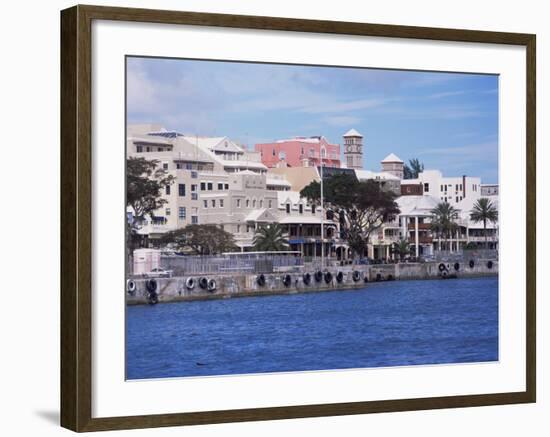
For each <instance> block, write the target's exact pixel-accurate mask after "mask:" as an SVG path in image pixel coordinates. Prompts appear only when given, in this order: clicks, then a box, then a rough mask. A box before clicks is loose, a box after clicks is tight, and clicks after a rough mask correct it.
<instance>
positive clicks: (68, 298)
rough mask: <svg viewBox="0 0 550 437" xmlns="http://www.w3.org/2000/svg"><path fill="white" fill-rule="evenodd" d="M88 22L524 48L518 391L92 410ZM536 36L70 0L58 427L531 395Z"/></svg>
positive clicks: (523, 399)
mask: <svg viewBox="0 0 550 437" xmlns="http://www.w3.org/2000/svg"><path fill="white" fill-rule="evenodd" d="M94 20H111V21H128V22H147V23H165V24H184V25H196V26H216V27H227V28H244V29H264V30H276V31H295V32H316V33H325V34H343V35H356V36H379V37H389V38H412V39H426V40H435V41H458V42H474V43H491V44H505V45H515V46H523V47H525V48H526V58H527V63H526V66H525V68H526V77H527V84H526V92H527V95H526V101H527V108H526V109H527V113H526V120H527V126H526V132H527V138H526V144H527V150H526V153H527V181H526V183H527V211H526V219H527V235H526V253H527V259H526V269H527V274H526V278H527V283H526V290H527V293H526V296H525V299H526V308H527V314H526V332H527V338H526V353H527V355H526V374H525V381H526V390H525V391H522V392H512V393H487V394H481V395H467V396H448V397H432V398H419V399H395V400H383V401H368V402H349V403H333V404H319V405H302V406H281V407H273V408H251V409H240V410H227V411H198V412H192V413H180V414H159V415H138V416H129V417H107V418H104V417H101V418H94V417H92V382H93V381H92V355H91V351H92V326H91V324H92V322H91V320H92V319H91V317H92V287H91V283H92V269H91V263H92V231H91V230H92V215H91V213H90V208H91V202H92V184H91V180H92V149H91V138H92V123H91V117H92V112H91V110H92V90H91V71H92V65H91V63H92V36H91V26H92V22H93V21H94ZM535 49H536V39H535V35H530V34H518V33H502V32H487V31H475V30H456V29H440V28H423V27H411V26H395V25H381V24H364V23H344V22H333V21H318V20H302V19H289V18H273V17H259V16H239V15H224V14H208V13H196V12H174V11H166V10H162V11H161V10H144V9H126V8H111V7H97V6H75V7H72V8H70V9H66V10H64V11H62V12H61V161H62V162H61V236H62V238H61V425H62V426H63V427H66V428H69V429H71V430H74V431H78V432H82V431H99V430H111V429H129V428H145V427H160V426H176V425H193V424H209V423H222V422H240V421H252V420H275V419H289V418H304V417H317V416H336V415H350V414H365V413H377V412H395V411H410V410H423V409H439V408H457V407H470V406H482V405H500V404H514V403H529V402H535V399H536V337H535V335H536V333H535V326H536V319H535V317H536V315H535V309H536V283H535V278H536V237H535V217H536V199H535V196H536V194H535V193H536V185H535V183H536V182H535V181H536V165H535V136H536V127H535V108H536V101H535V87H536V79H535V56H536V54H535Z"/></svg>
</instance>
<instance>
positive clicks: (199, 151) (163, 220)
mask: <svg viewBox="0 0 550 437" xmlns="http://www.w3.org/2000/svg"><path fill="white" fill-rule="evenodd" d="M127 156H129V157H130V156H133V157H144V158H146V159H148V160H152V159H156V160H158V161H159V165H160V166H162V168H163V169H165V170H166V171H167V172H168V173H169V174H171V175H172V176H174V178H175V182H174V183H173V184H172V185H170V186H169V187H166V190H165V192H164V193H163V198H164V199H166V200H167V203H166V204H165V205H164V206H163V207H162V208H161V209H160V210H158V211H155V213H154V215H153V216H152V217H150V218H148V219H147V220H146V221H145V222H144V223H143V226H142V227H141V229H140V233H142V234H144V235H147V236H148V237H149V239H153V240H154V239H156V238H159V237H160V236H161V235H162V234H164V233H165V232H168V231H171V230H175V229H179V228H182V227H184V226H186V225H188V224H215V225H218V226H220V227H221V228H222V229H224V230H226V231H228V232H231V233H232V234H233V235H234V237H235V240H236V242H237V245H238V246H239V247H240V248H241V250H243V251H244V250H249V249H250V247H251V246H252V241H253V238H254V231H255V229H256V228H257V227H258V226H261V225H262V224H265V223H272V222H275V221H277V210H278V204H277V190H283V191H284V190H288V189H290V184H289V183H288V182H287V181H285V180H284V179H283V178H282V177H277V176H270V177H268V176H267V168H266V167H265V166H264V165H263V164H262V163H261V162H260V159H259V158H260V157H259V154H257V153H255V152H249V151H247V150H246V149H245V148H243V147H242V146H240V145H238V144H236V143H235V142H233V141H231V140H230V139H229V138H227V137H213V138H211V137H197V136H186V135H182V134H180V133H177V132H172V131H167V130H165V129H163V128H162V127H161V126H158V125H130V126H128V138H127Z"/></svg>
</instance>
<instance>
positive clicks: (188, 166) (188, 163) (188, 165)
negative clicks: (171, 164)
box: [185, 162, 193, 170]
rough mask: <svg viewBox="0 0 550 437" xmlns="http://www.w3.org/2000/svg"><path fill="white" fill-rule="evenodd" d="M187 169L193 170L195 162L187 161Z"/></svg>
mask: <svg viewBox="0 0 550 437" xmlns="http://www.w3.org/2000/svg"><path fill="white" fill-rule="evenodd" d="M185 169H186V170H193V164H192V163H190V162H187V163H185Z"/></svg>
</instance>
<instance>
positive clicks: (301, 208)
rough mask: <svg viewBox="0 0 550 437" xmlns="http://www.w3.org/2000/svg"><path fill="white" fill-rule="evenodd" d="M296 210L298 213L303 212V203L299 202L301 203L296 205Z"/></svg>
mask: <svg viewBox="0 0 550 437" xmlns="http://www.w3.org/2000/svg"><path fill="white" fill-rule="evenodd" d="M298 212H299V213H300V214H303V213H304V205H303V204H301V203H300V204H299V205H298Z"/></svg>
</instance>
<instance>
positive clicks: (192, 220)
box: [191, 215, 199, 225]
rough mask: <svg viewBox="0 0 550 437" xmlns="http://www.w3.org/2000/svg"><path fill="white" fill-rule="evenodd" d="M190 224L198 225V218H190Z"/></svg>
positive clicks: (194, 216)
mask: <svg viewBox="0 0 550 437" xmlns="http://www.w3.org/2000/svg"><path fill="white" fill-rule="evenodd" d="M191 223H193V224H194V225H196V224H198V223H199V217H198V216H196V215H193V216H191Z"/></svg>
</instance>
